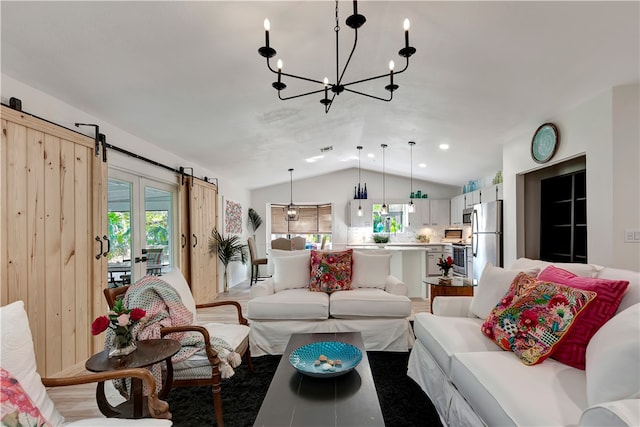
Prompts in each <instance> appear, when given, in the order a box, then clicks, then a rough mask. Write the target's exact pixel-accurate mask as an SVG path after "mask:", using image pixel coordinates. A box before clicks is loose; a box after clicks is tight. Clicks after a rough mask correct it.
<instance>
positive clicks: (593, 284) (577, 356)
mask: <svg viewBox="0 0 640 427" xmlns="http://www.w3.org/2000/svg"><path fill="white" fill-rule="evenodd" d="M538 280H544V281H547V282H553V283H560V284H561V285H567V286H571V287H572V288H578V289H582V290H586V291H593V292H595V293H596V294H597V295H598V296H597V297H596V298H595V299H594V300H593V302H591V303H590V304H589V306H588V307H587V308H585V310H584V312H583V313H582V315H581V316H580V321H579V322H576V323H575V325H573V326H572V327H571V330H569V332H567V334H566V336H565V337H564V338H563V339H562V342H560V343H559V344H558V347H557V348H556V350H555V351H554V352H553V355H552V356H551V357H553V358H554V359H556V360H557V361H559V362H562V363H566V364H567V365H569V366H573V367H574V368H578V369H584V366H585V360H584V359H585V353H586V351H587V344H589V340H590V339H591V337H592V336H593V334H595V333H596V332H597V331H598V329H600V327H602V325H604V324H605V323H606V322H607V321H608V320H609V319H611V317H612V316H613V314H614V313H615V312H616V310H617V308H618V305H619V304H620V301H621V300H622V296H623V295H624V293H625V291H626V290H627V286H629V282H628V281H626V280H608V279H602V278H595V277H580V276H576V275H575V274H573V273H571V272H570V271H567V270H564V269H562V268H557V267H554V266H552V265H550V266H549V267H547V268H545V269H544V270H542V271H541V272H540V274H539V275H538Z"/></svg>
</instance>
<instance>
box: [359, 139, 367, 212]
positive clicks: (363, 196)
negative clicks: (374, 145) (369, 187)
mask: <svg viewBox="0 0 640 427" xmlns="http://www.w3.org/2000/svg"><path fill="white" fill-rule="evenodd" d="M356 148H357V149H358V191H357V193H356V198H357V199H358V216H362V215H364V212H363V211H362V202H360V199H366V198H367V197H366V190H362V189H361V188H362V187H360V152H361V151H362V145H358V146H357V147H356ZM365 185H366V184H365Z"/></svg>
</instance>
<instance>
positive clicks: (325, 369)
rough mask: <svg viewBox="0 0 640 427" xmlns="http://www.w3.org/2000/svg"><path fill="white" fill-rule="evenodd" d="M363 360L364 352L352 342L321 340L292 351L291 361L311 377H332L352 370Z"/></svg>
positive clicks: (299, 370) (292, 364)
mask: <svg viewBox="0 0 640 427" xmlns="http://www.w3.org/2000/svg"><path fill="white" fill-rule="evenodd" d="M361 360H362V352H361V351H360V350H359V349H358V347H355V346H353V345H351V344H347V343H344V342H339V341H320V342H314V343H311V344H307V345H303V346H302V347H298V348H296V349H295V350H293V351H292V352H291V355H290V356H289V363H291V366H293V367H294V368H295V369H296V370H297V371H298V372H300V373H301V374H304V375H308V376H310V377H318V378H330V377H337V376H339V375H344V374H346V373H347V372H350V371H352V370H353V369H354V368H355V367H356V366H358V364H359V363H360V361H361Z"/></svg>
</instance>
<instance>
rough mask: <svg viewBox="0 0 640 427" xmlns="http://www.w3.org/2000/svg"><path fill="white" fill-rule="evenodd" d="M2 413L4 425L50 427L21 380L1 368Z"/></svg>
mask: <svg viewBox="0 0 640 427" xmlns="http://www.w3.org/2000/svg"><path fill="white" fill-rule="evenodd" d="M0 390H1V391H0V407H1V410H0V414H1V418H2V419H1V420H0V421H2V425H3V426H4V425H7V426H34V427H45V426H46V427H50V426H51V424H49V422H48V421H47V420H45V419H44V417H43V416H42V414H41V413H40V410H39V409H38V407H37V406H36V405H35V404H34V403H33V400H31V398H30V397H29V395H28V394H27V392H25V391H24V389H23V388H22V385H21V384H20V382H19V381H18V380H17V379H15V378H14V377H13V376H12V375H11V374H10V373H9V371H7V370H5V369H4V368H0Z"/></svg>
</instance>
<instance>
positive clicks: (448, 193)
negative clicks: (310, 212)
mask: <svg viewBox="0 0 640 427" xmlns="http://www.w3.org/2000/svg"><path fill="white" fill-rule="evenodd" d="M282 174H283V175H285V176H286V175H288V174H287V173H286V171H284V172H283V173H282ZM385 181H386V185H385V197H386V201H387V202H392V201H394V202H395V201H398V202H399V203H407V202H408V201H409V193H410V180H409V178H405V177H400V176H395V175H389V174H386V176H385ZM365 182H366V183H367V192H368V198H369V199H380V200H382V196H383V194H382V173H380V172H374V171H369V170H365V171H362V173H361V183H362V184H364V183H365ZM357 185H358V169H357V168H353V169H346V170H343V171H339V172H335V173H330V174H326V175H321V176H317V177H314V178H308V179H302V180H296V179H295V170H294V172H293V202H294V203H296V204H306V203H309V204H315V203H333V212H334V223H333V227H332V236H331V241H332V243H333V247H334V248H335V247H342V246H344V245H346V244H347V237H348V226H347V203H348V202H349V201H350V200H352V199H353V187H354V186H357ZM413 190H414V191H418V190H421V191H422V192H423V193H427V194H428V195H429V198H430V199H450V198H451V197H453V196H455V195H457V194H460V187H457V186H449V185H442V184H436V183H431V182H426V181H420V180H416V179H415V177H414V179H413ZM289 202H290V185H289V181H287V182H286V183H283V184H278V185H272V186H269V187H263V188H259V189H255V190H252V191H251V207H252V208H253V209H255V210H256V212H257V213H258V214H259V215H260V216H261V217H262V219H263V222H264V224H263V225H262V226H261V227H260V228H259V229H258V232H257V233H256V246H257V248H258V253H259V254H260V256H264V254H265V253H266V249H267V243H266V242H270V236H269V237H267V235H266V231H267V227H266V222H267V220H268V216H267V212H266V206H267V203H284V204H288V203H289Z"/></svg>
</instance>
